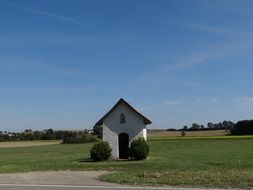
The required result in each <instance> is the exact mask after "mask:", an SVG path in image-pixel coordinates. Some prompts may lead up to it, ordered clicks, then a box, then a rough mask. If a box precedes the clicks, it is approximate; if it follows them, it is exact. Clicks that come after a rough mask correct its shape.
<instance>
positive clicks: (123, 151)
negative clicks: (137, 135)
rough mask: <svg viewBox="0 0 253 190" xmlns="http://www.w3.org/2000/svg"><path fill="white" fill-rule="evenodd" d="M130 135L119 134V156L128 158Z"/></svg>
mask: <svg viewBox="0 0 253 190" xmlns="http://www.w3.org/2000/svg"><path fill="white" fill-rule="evenodd" d="M128 146H129V135H128V134H127V133H120V134H119V158H120V159H128V158H129V156H128Z"/></svg>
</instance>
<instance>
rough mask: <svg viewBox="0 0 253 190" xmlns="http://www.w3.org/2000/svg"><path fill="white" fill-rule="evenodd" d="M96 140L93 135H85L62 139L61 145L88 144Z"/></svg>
mask: <svg viewBox="0 0 253 190" xmlns="http://www.w3.org/2000/svg"><path fill="white" fill-rule="evenodd" d="M97 141H98V139H97V138H96V137H95V136H93V135H85V136H79V137H68V138H64V139H63V141H62V143H63V144H78V143H89V142H97Z"/></svg>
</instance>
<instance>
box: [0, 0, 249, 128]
mask: <svg viewBox="0 0 253 190" xmlns="http://www.w3.org/2000/svg"><path fill="white" fill-rule="evenodd" d="M252 23H253V2H252V1H251V0H248V1H247V0H240V1H237V0H223V1H216V0H210V1H208V0H191V1H189V0H175V1H172V0H171V1H167V0H164V1H162V0H159V1H155V0H150V1H148V0H143V1H142V0H138V1H136V0H129V1H123V0H114V1H110V0H108V1H103V0H100V1H98V0H90V1H88V0H86V1H83V0H71V1H70V0H53V1H52V0H43V1H42V0H41V1H33V0H22V1H21V0H19V1H18V0H8V1H7V0H1V1H0V26H1V28H0V130H15V131H20V130H24V129H27V128H31V129H33V130H35V129H45V128H53V129H84V128H91V127H92V126H93V124H94V123H95V122H96V121H97V120H98V119H100V117H101V116H102V115H103V114H104V113H105V112H107V111H108V110H109V109H110V108H111V107H112V106H113V105H114V104H115V103H116V102H117V101H118V99H119V98H121V97H123V98H124V99H125V100H126V101H128V102H129V103H131V104H132V105H133V106H134V107H136V108H137V109H138V110H139V111H140V112H142V113H143V114H144V115H146V116H148V117H149V118H150V119H151V120H152V121H153V124H152V125H151V126H150V128H172V127H173V128H180V127H182V126H183V125H191V124H192V123H193V122H197V123H200V124H205V125H206V123H207V122H209V121H211V122H218V121H222V120H232V121H237V120H241V119H252V116H253V109H252V106H253V88H252V81H253V74H252V71H253V63H252V60H253V53H252V52H253V25H252Z"/></svg>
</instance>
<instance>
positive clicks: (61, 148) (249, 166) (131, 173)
mask: <svg viewBox="0 0 253 190" xmlns="http://www.w3.org/2000/svg"><path fill="white" fill-rule="evenodd" d="M227 137H229V138H227ZM149 144H150V146H151V152H150V156H149V158H148V159H147V160H144V161H118V160H116V161H114V160H111V161H107V162H95V163H94V162H91V161H90V160H89V159H88V158H89V150H90V148H91V146H92V145H93V143H88V144H57V145H48V146H37V147H16V148H0V173H10V172H27V171H50V170H51V171H52V170H53V171H57V170H109V171H114V172H113V173H109V174H105V175H103V176H101V177H100V179H101V180H104V181H109V182H115V183H121V184H134V185H154V186H158V185H171V186H181V187H209V188H243V189H250V188H253V148H252V147H253V138H251V137H248V138H245V137H244V138H239V137H237V138H232V137H230V136H226V138H225V137H223V138H214V137H210V138H186V139H185V138H181V137H178V138H174V139H171V138H165V137H163V138H150V140H149Z"/></svg>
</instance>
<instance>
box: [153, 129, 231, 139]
mask: <svg viewBox="0 0 253 190" xmlns="http://www.w3.org/2000/svg"><path fill="white" fill-rule="evenodd" d="M227 134H230V132H229V131H225V130H211V131H185V136H186V137H210V136H224V135H227ZM148 137H181V131H162V130H157V131H156V130H151V131H148Z"/></svg>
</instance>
